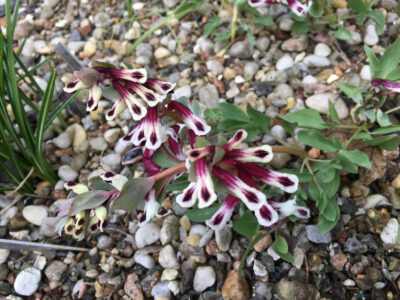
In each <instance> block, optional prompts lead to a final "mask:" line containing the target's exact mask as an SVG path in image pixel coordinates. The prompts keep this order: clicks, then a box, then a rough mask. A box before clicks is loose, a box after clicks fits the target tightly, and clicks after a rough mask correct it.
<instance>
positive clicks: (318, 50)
mask: <svg viewBox="0 0 400 300" xmlns="http://www.w3.org/2000/svg"><path fill="white" fill-rule="evenodd" d="M331 53H332V50H331V48H329V46H328V45H327V44H324V43H318V44H317V45H316V46H315V48H314V54H315V55H318V56H325V57H327V56H329V55H330V54H331Z"/></svg>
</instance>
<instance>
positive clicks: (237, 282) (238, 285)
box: [222, 270, 250, 300]
mask: <svg viewBox="0 0 400 300" xmlns="http://www.w3.org/2000/svg"><path fill="white" fill-rule="evenodd" d="M222 297H223V298H224V299H230V300H241V299H250V289H249V285H248V284H247V281H246V279H245V278H244V277H242V276H240V274H239V272H237V271H235V270H231V271H229V272H228V275H227V277H226V279H225V282H224V285H223V287H222Z"/></svg>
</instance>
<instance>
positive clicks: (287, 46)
mask: <svg viewBox="0 0 400 300" xmlns="http://www.w3.org/2000/svg"><path fill="white" fill-rule="evenodd" d="M307 47H308V37H307V36H306V35H300V36H295V37H292V38H290V39H288V40H286V41H284V42H283V43H282V50H284V51H289V52H302V51H304V50H305V49H307Z"/></svg>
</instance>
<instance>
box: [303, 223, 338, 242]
mask: <svg viewBox="0 0 400 300" xmlns="http://www.w3.org/2000/svg"><path fill="white" fill-rule="evenodd" d="M306 232H307V238H308V239H309V240H310V241H311V242H313V243H316V244H328V243H330V242H331V241H332V236H331V233H330V232H327V233H325V234H321V232H320V231H319V229H318V227H317V226H316V225H307V226H306Z"/></svg>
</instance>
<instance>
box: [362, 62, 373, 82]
mask: <svg viewBox="0 0 400 300" xmlns="http://www.w3.org/2000/svg"><path fill="white" fill-rule="evenodd" d="M360 77H361V79H363V80H365V81H370V80H371V79H372V75H371V67H370V66H369V65H365V66H363V67H362V68H361V71H360Z"/></svg>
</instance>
